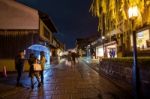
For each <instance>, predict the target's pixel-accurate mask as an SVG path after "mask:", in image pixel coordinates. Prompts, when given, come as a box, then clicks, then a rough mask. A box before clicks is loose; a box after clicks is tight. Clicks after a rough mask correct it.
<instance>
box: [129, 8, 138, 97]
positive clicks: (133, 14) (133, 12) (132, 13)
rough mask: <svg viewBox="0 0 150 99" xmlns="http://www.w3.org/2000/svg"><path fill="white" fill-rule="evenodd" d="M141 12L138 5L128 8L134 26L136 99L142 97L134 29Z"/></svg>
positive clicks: (133, 68) (133, 77)
mask: <svg viewBox="0 0 150 99" xmlns="http://www.w3.org/2000/svg"><path fill="white" fill-rule="evenodd" d="M138 14H139V11H138V8H137V6H132V7H130V8H129V10H128V15H129V18H130V19H131V22H132V24H131V25H132V26H131V30H132V38H133V39H132V40H133V67H132V73H133V74H132V79H133V88H134V89H133V91H134V96H135V99H140V76H139V67H138V66H137V63H138V61H137V46H136V32H135V30H134V29H133V28H134V27H133V25H134V20H135V18H137V16H138Z"/></svg>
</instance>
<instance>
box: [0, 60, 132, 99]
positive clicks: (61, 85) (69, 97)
mask: <svg viewBox="0 0 150 99" xmlns="http://www.w3.org/2000/svg"><path fill="white" fill-rule="evenodd" d="M65 63H66V62H65V60H64V61H63V62H62V63H61V64H58V65H56V66H53V67H52V68H50V69H48V70H46V71H45V81H44V85H43V86H42V87H40V88H38V87H35V88H34V89H31V88H30V79H29V78H28V75H27V74H26V73H25V75H23V81H22V82H23V85H24V86H23V87H15V78H14V77H15V74H14V75H13V74H11V76H9V77H8V78H7V79H8V80H4V79H1V83H0V87H1V91H0V99H130V96H129V95H127V94H126V93H124V92H123V91H122V90H120V89H119V88H117V87H116V86H115V85H113V84H112V83H111V82H109V81H108V80H106V79H105V78H103V77H101V76H100V75H99V74H98V73H97V72H95V71H94V70H93V69H91V68H90V67H89V66H88V65H87V64H85V63H84V62H83V61H81V60H80V62H79V63H78V64H76V65H75V66H72V67H71V66H67V65H66V64H65Z"/></svg>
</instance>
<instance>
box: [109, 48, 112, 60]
mask: <svg viewBox="0 0 150 99" xmlns="http://www.w3.org/2000/svg"><path fill="white" fill-rule="evenodd" d="M109 56H110V58H112V50H111V49H110V50H109Z"/></svg>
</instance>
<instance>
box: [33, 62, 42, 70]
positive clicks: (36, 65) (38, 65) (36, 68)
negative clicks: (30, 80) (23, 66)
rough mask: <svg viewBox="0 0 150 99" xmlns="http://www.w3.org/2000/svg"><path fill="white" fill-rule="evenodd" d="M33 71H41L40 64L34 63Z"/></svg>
mask: <svg viewBox="0 0 150 99" xmlns="http://www.w3.org/2000/svg"><path fill="white" fill-rule="evenodd" d="M33 70H34V71H42V67H41V65H40V64H37V63H35V64H33Z"/></svg>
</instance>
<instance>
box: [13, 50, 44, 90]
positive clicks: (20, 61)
mask: <svg viewBox="0 0 150 99" xmlns="http://www.w3.org/2000/svg"><path fill="white" fill-rule="evenodd" d="M24 62H25V58H24V52H19V54H18V55H17V57H16V59H15V67H16V71H17V74H18V76H17V86H20V85H21V83H20V79H21V75H22V72H23V68H24ZM28 63H29V66H30V68H29V77H30V78H31V88H32V89H33V88H34V77H36V79H37V81H38V87H40V86H41V85H42V84H43V83H44V65H45V63H46V58H45V55H44V52H43V51H41V52H40V59H38V58H37V57H36V56H35V55H34V53H31V54H30V56H29V59H28ZM36 64H38V65H39V66H41V69H40V70H34V65H36Z"/></svg>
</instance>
